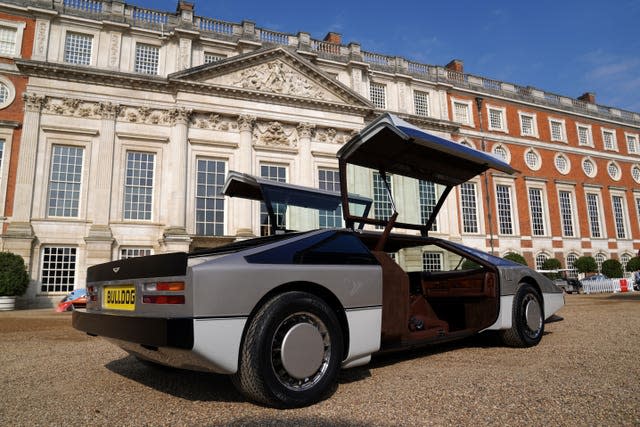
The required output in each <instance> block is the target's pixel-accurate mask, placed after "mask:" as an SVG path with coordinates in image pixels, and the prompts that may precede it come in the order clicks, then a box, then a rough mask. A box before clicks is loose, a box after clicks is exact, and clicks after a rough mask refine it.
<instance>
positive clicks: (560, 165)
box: [555, 154, 569, 174]
mask: <svg viewBox="0 0 640 427" xmlns="http://www.w3.org/2000/svg"><path fill="white" fill-rule="evenodd" d="M555 165H556V169H558V172H560V173H561V174H566V173H568V172H569V159H567V158H566V157H565V156H564V155H562V154H558V155H557V156H556V161H555Z"/></svg>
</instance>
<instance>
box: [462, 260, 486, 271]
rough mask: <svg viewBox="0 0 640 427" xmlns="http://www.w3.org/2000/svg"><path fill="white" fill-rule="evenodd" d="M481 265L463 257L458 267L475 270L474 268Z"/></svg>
mask: <svg viewBox="0 0 640 427" xmlns="http://www.w3.org/2000/svg"><path fill="white" fill-rule="evenodd" d="M480 267H482V266H481V265H480V264H478V263H476V262H474V261H471V260H470V259H465V260H464V261H463V262H462V266H461V267H460V269H462V270H475V269H476V268H480Z"/></svg>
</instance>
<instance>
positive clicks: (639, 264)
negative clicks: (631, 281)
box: [627, 256, 640, 273]
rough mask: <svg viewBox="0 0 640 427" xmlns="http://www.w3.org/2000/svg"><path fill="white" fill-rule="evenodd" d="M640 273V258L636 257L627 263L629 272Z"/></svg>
mask: <svg viewBox="0 0 640 427" xmlns="http://www.w3.org/2000/svg"><path fill="white" fill-rule="evenodd" d="M632 271H640V256H634V257H633V258H631V259H630V260H629V262H627V272H628V273H630V272H632Z"/></svg>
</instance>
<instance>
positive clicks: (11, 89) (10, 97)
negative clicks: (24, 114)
mask: <svg viewBox="0 0 640 427" xmlns="http://www.w3.org/2000/svg"><path fill="white" fill-rule="evenodd" d="M0 83H2V84H3V85H4V86H5V87H6V88H7V91H8V93H7V98H6V99H5V100H4V102H3V103H1V104H0V110H2V109H4V108H7V107H8V106H10V105H11V104H13V101H15V99H16V88H15V86H14V85H13V82H12V81H11V80H9V79H8V78H6V77H5V76H0Z"/></svg>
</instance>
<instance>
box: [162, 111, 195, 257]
mask: <svg viewBox="0 0 640 427" xmlns="http://www.w3.org/2000/svg"><path fill="white" fill-rule="evenodd" d="M170 114H171V119H172V120H171V123H172V125H173V127H172V128H171V139H170V142H169V149H168V150H167V153H166V156H167V157H166V158H165V160H164V162H163V163H164V164H165V165H166V171H165V173H164V179H165V180H168V185H167V187H165V188H167V189H168V192H167V193H166V195H167V196H168V198H167V200H166V202H165V203H164V208H165V209H166V215H167V228H165V230H164V244H165V247H166V250H167V251H168V252H174V251H188V250H189V244H190V243H191V238H190V237H189V235H188V234H187V229H186V225H187V223H186V209H187V206H186V200H187V197H186V195H187V147H188V142H187V137H188V130H189V117H190V116H191V110H188V109H186V108H183V107H181V108H176V109H174V110H172V111H171V112H170Z"/></svg>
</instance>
